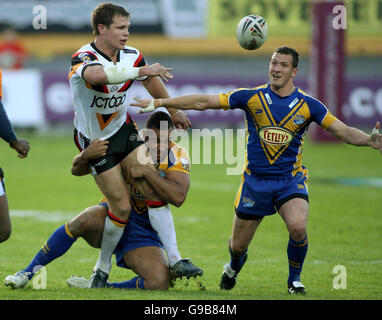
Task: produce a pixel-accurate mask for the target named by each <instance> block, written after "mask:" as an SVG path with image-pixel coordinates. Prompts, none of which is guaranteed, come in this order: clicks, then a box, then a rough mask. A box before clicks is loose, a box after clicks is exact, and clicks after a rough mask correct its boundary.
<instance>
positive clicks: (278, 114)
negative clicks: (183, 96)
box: [219, 84, 337, 178]
mask: <svg viewBox="0 0 382 320" xmlns="http://www.w3.org/2000/svg"><path fill="white" fill-rule="evenodd" d="M219 98H220V104H221V106H223V108H224V109H226V110H227V109H236V108H240V109H243V110H244V111H245V124H246V145H247V150H246V155H245V156H246V159H245V170H246V171H247V173H252V174H255V175H257V176H266V177H269V178H288V177H292V176H295V175H296V173H297V172H298V171H301V170H302V150H303V146H304V137H305V135H306V132H307V130H308V127H309V124H310V123H311V122H312V121H314V122H316V123H317V124H318V125H320V126H321V127H322V128H324V129H325V130H326V129H327V128H328V127H329V126H330V125H331V124H332V123H333V122H334V121H335V120H336V119H337V118H336V117H335V116H333V115H332V114H331V113H330V111H329V110H328V109H327V108H326V106H325V105H324V104H323V103H322V102H320V101H319V100H317V99H315V98H313V97H311V96H309V95H308V94H306V93H305V92H304V91H302V90H301V89H299V88H297V87H296V89H295V90H294V92H293V93H292V94H291V95H289V96H286V97H280V96H279V95H277V94H276V93H275V92H273V91H272V90H271V88H270V85H269V84H266V85H263V86H259V87H255V88H251V89H248V88H240V89H237V90H234V91H231V92H228V93H222V94H220V95H219Z"/></svg>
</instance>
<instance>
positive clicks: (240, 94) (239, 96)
mask: <svg viewBox="0 0 382 320" xmlns="http://www.w3.org/2000/svg"><path fill="white" fill-rule="evenodd" d="M248 91H249V90H248V89H245V88H240V89H236V90H233V91H230V92H228V93H221V94H219V100H220V105H221V106H222V107H223V109H224V110H228V109H245V108H246V107H247V102H248V95H247V93H248Z"/></svg>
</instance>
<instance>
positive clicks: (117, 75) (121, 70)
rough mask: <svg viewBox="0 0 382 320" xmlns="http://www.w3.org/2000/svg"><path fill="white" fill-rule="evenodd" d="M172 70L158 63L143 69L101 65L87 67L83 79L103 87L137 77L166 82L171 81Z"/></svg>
mask: <svg viewBox="0 0 382 320" xmlns="http://www.w3.org/2000/svg"><path fill="white" fill-rule="evenodd" d="M171 70H172V68H167V67H164V66H162V65H161V64H160V63H154V64H152V65H146V66H143V67H131V66H128V65H124V64H123V63H118V64H116V65H110V66H107V67H103V66H101V65H94V66H88V67H87V68H86V69H85V71H84V74H83V78H84V79H85V80H86V81H88V82H90V83H91V84H93V85H105V84H114V83H124V82H126V81H128V80H132V79H136V78H138V77H143V76H149V77H155V76H159V77H160V78H161V79H162V80H164V81H168V80H169V79H172V78H173V76H172V74H170V73H169V71H171Z"/></svg>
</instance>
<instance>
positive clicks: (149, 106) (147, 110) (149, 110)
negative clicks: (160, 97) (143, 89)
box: [140, 99, 155, 113]
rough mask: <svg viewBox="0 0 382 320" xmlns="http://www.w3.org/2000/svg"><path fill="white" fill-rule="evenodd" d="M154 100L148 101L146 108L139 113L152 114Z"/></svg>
mask: <svg viewBox="0 0 382 320" xmlns="http://www.w3.org/2000/svg"><path fill="white" fill-rule="evenodd" d="M154 101H155V99H152V100H150V102H149V104H148V106H147V107H146V108H141V110H140V113H146V112H152V111H154V110H155V104H154Z"/></svg>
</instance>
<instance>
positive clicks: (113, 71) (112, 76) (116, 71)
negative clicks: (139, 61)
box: [103, 64, 139, 84]
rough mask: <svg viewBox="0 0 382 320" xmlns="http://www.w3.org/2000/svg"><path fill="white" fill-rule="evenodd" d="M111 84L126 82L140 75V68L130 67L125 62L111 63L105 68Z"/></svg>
mask: <svg viewBox="0 0 382 320" xmlns="http://www.w3.org/2000/svg"><path fill="white" fill-rule="evenodd" d="M103 71H104V72H105V74H106V77H107V82H108V83H109V84H115V83H124V82H126V81H128V80H132V79H136V78H138V77H139V68H136V67H128V66H124V65H123V64H122V65H121V64H118V65H111V66H107V67H104V68H103Z"/></svg>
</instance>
